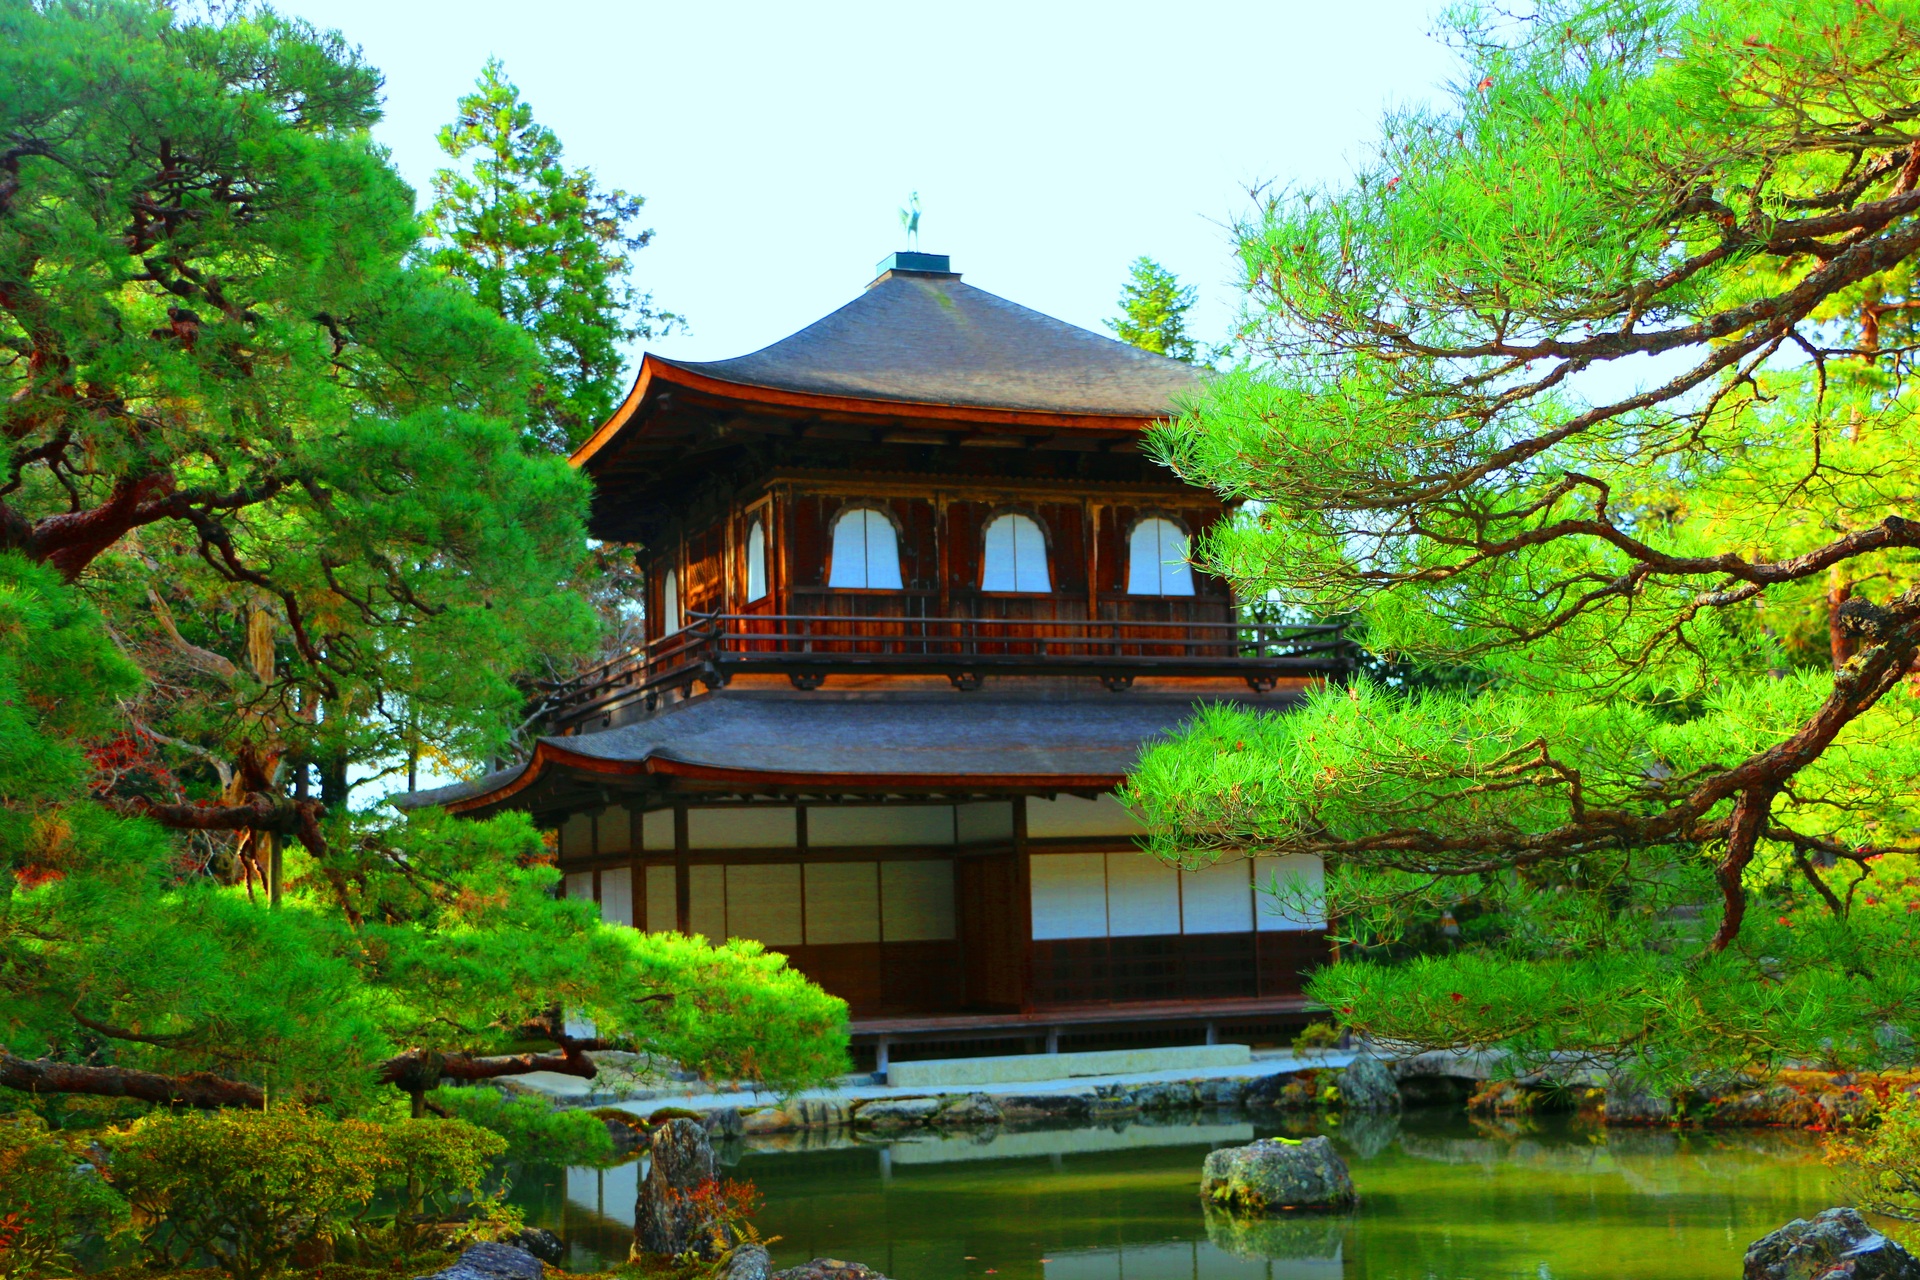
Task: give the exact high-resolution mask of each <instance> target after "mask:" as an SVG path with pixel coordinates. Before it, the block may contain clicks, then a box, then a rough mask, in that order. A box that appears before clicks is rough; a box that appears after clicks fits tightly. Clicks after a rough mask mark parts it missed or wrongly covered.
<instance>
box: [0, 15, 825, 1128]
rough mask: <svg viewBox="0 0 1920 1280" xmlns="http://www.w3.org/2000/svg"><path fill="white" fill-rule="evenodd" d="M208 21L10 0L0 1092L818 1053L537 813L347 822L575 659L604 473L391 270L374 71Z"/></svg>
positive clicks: (216, 1088) (390, 212)
mask: <svg viewBox="0 0 1920 1280" xmlns="http://www.w3.org/2000/svg"><path fill="white" fill-rule="evenodd" d="M221 12H222V14H223V15H224V16H217V17H213V18H208V19H204V20H196V19H194V18H191V17H188V16H184V15H182V14H179V13H176V12H175V11H172V10H169V9H168V8H166V7H162V6H156V5H152V4H149V3H145V2H144V0H95V2H94V3H89V4H86V5H67V4H52V5H43V6H33V5H19V4H15V5H6V6H0V84H5V85H6V86H7V91H6V92H5V93H4V94H0V139H5V143H4V149H3V150H0V348H4V350H5V352H6V353H7V356H6V359H5V360H4V361H0V433H4V436H5V439H6V441H7V444H8V449H9V453H8V462H9V466H8V469H7V471H6V473H5V475H4V479H3V481H0V973H3V974H5V975H7V976H6V999H5V1006H4V1012H5V1017H4V1019H0V1085H6V1086H9V1087H11V1088H14V1089H19V1090H26V1091H29V1092H31V1093H33V1094H35V1095H38V1096H41V1097H45V1096H49V1095H57V1094H61V1093H83V1094H86V1093H90V1094H98V1095H104V1096H107V1097H115V1098H133V1099H140V1100H143V1101H145V1102H159V1103H174V1102H185V1103H191V1104H193V1105H205V1106H220V1105H246V1106H258V1105H260V1103H261V1102H262V1100H263V1099H264V1098H265V1097H266V1096H267V1095H268V1094H269V1093H270V1094H271V1095H272V1096H273V1097H275V1098H294V1099H299V1098H306V1099H309V1100H313V1101H319V1100H325V1101H327V1103H328V1104H329V1105H331V1106H334V1107H336V1108H340V1109H348V1108H355V1107H360V1106H368V1107H377V1106H378V1105H379V1097H380V1094H381V1093H382V1091H384V1090H386V1088H387V1086H389V1085H398V1086H400V1087H401V1088H404V1089H407V1090H408V1091H410V1092H413V1093H415V1094H416V1095H419V1094H420V1093H422V1092H423V1091H424V1089H425V1088H426V1087H428V1086H430V1085H431V1084H432V1083H433V1081H434V1080H435V1079H437V1078H439V1077H440V1076H442V1075H451V1076H454V1077H461V1076H467V1077H471V1078H485V1077H489V1076H494V1075H501V1074H512V1073H515V1072H520V1071H525V1070H529V1069H532V1068H533V1065H534V1064H535V1063H538V1064H541V1065H543V1066H548V1067H553V1068H555V1069H560V1070H567V1071H573V1072H575V1073H576V1074H587V1073H590V1072H591V1070H592V1067H591V1063H590V1060H589V1059H587V1058H586V1057H585V1054H586V1053H587V1052H588V1051H589V1050H590V1049H591V1048H592V1047H594V1045H595V1044H596V1043H600V1042H603V1041H604V1042H609V1043H619V1044H623V1045H627V1044H631V1045H633V1046H635V1047H642V1048H652V1049H658V1050H659V1051H661V1052H664V1053H667V1054H670V1055H672V1056H675V1057H677V1058H679V1059H680V1060H682V1061H686V1062H688V1063H704V1064H706V1065H707V1066H709V1067H710V1068H712V1069H714V1070H718V1071H753V1072H760V1073H764V1074H766V1075H768V1076H770V1077H774V1078H781V1079H785V1080H788V1081H790V1082H801V1081H805V1080H811V1079H817V1078H819V1077H820V1076H822V1075H825V1074H831V1072H832V1071H833V1070H834V1069H835V1067H836V1065H837V1064H838V1063H839V1061H840V1060H841V1058H842V1054H841V1046H842V1045H843V1043H844V1039H843V1037H842V1035H841V1032H840V1030H839V1027H840V1023H841V1020H842V1019H843V1018H844V1012H845V1006H844V1005H843V1004H841V1002H839V1001H837V1000H834V999H833V998H831V997H829V996H827V995H826V994H825V993H823V992H821V991H820V990H819V989H818V988H816V987H813V986H812V985H811V984H809V983H807V982H806V981H805V980H804V979H803V978H801V977H800V976H799V975H797V974H795V973H793V972H792V971H790V970H787V969H786V968H785V967H784V962H783V961H782V960H781V959H780V958H779V957H777V956H769V955H766V954H765V953H763V952H761V951H760V950H759V949H758V948H757V947H753V946H739V945H733V944H729V945H727V946H722V947H709V946H707V945H706V944H705V943H704V942H700V941H697V940H688V939H683V938H679V937H676V936H672V935H641V934H638V933H636V932H634V931H633V930H623V929H619V928H615V927H610V926H605V925H602V924H601V923H600V922H599V921H598V920H597V918H595V916H594V914H593V912H592V911H591V909H590V908H589V907H586V906H583V905H582V904H579V903H569V902H565V901H562V900H558V899H556V898H555V897H554V896H553V892H552V891H553V888H554V885H555V883H556V881H557V879H558V875H557V872H556V871H555V869H554V867H553V865H552V860H551V858H550V857H549V856H548V855H547V854H546V852H545V850H544V848H543V845H542V842H541V837H540V835H539V833H537V832H536V831H535V830H534V829H533V828H532V826H531V825H530V824H529V823H528V822H527V821H526V820H525V819H524V818H517V817H516V818H507V819H495V820H492V821H488V822H457V821H454V820H452V819H450V818H447V817H444V816H440V815H427V816H422V817H418V818H414V819H412V820H398V821H396V820H394V819H393V818H392V817H390V816H388V817H382V816H381V815H380V814H379V813H377V812H374V813H369V812H359V811H355V810H354V809H353V807H352V806H351V805H350V804H349V803H348V798H349V787H348V784H349V782H351V781H354V780H355V779H356V778H364V777H365V776H367V775H369V774H371V773H374V772H375V771H377V770H378V769H380V768H382V767H388V766H390V765H391V762H392V761H393V760H394V759H395V758H396V757H397V755H398V754H399V753H398V751H397V748H398V747H399V746H400V745H401V742H400V739H399V736H398V734H397V732H396V729H397V726H401V725H404V726H405V727H406V731H407V733H408V734H410V735H412V736H413V738H415V739H416V740H419V739H424V740H425V741H426V742H428V743H429V744H430V745H431V746H432V747H433V748H434V749H435V750H438V751H440V752H442V753H443V754H445V755H447V756H448V757H451V758H454V759H467V760H472V759H475V758H484V756H485V754H486V753H487V752H488V751H489V750H490V749H492V748H494V747H496V746H497V745H498V744H500V743H501V742H502V741H504V740H505V738H506V735H507V734H508V732H509V731H510V729H511V727H512V724H513V721H514V720H515V719H516V718H517V716H518V713H519V712H520V710H521V708H522V707H523V705H524V696H523V694H522V691H521V690H520V688H519V686H518V685H517V684H516V677H517V675H518V673H520V672H523V671H526V670H528V669H530V668H532V667H534V666H535V665H536V664H538V663H539V662H541V661H545V660H549V659H551V660H556V661H557V660H564V659H565V658H566V657H568V656H569V655H572V654H577V653H579V652H581V651H582V650H584V649H585V648H587V647H588V646H590V644H591V643H592V640H593V628H592V624H591V612H590V609H589V608H588V606H587V604H586V603H585V602H584V601H583V600H582V599H581V598H580V596H579V595H578V594H577V593H575V592H572V591H569V590H567V589H565V588H564V587H563V586H562V585H559V584H563V583H565V582H566V581H567V580H568V579H569V578H570V576H572V575H574V574H575V573H576V572H577V567H578V566H579V564H580V563H581V559H582V552H583V549H584V545H585V528H584V518H585V512H586V501H587V492H586V486H585V483H584V482H583V481H582V480H581V478H580V477H578V476H577V475H575V474H574V473H573V472H572V470H571V469H570V468H569V467H568V466H567V464H566V462H565V461H564V460H563V459H561V458H557V457H554V456H552V455H551V454H549V453H546V452H544V451H540V450H529V449H527V448H526V447H525V443H524V436H523V433H522V414H523V411H524V406H525V403H526V394H525V389H526V386H527V385H528V382H529V381H530V379H531V378H532V376H533V375H534V374H535V373H536V372H537V370H538V367H539V353H538V352H537V351H536V350H535V349H534V347H533V345H532V344H531V343H530V342H529V341H528V340H527V339H526V337H525V336H524V335H522V334H521V333H520V332H519V331H518V330H517V329H516V328H515V326H513V325H512V324H510V323H508V322H507V321H505V320H503V319H502V318H501V317H499V316H498V315H495V314H494V313H492V312H491V311H489V310H487V309H486V308H484V307H482V306H481V305H479V304H478V303H477V302H476V301H475V300H474V299H473V298H472V297H471V296H470V295H469V293H468V292H467V291H466V290H465V289H463V288H460V287H457V286H456V285H454V284H452V283H450V282H449V281H448V280H447V279H446V278H445V275H444V273H443V272H440V271H438V270H436V269H433V268H431V267H430V266H423V265H418V260H419V249H420V245H419V238H418V237H419V229H418V224H417V220H416V218H415V216H414V211H413V202H412V197H411V193H410V192H409V191H408V189H407V187H406V185H405V184H404V183H403V182H402V181H401V179H400V177H399V175H398V174H397V173H396V172H394V170H393V168H392V166H391V164H390V163H389V162H388V161H387V159H386V157H385V156H384V155H383V154H382V152H381V151H380V149H379V148H377V147H376V146H375V145H374V144H373V143H372V142H371V140H370V139H369V138H368V136H367V132H366V129H367V126H368V125H369V124H370V123H371V122H372V121H373V119H374V118H375V116H376V112H377V96H376V95H377V89H378V85H379V77H378V75H377V74H376V73H375V72H374V71H373V70H372V69H371V68H369V67H367V66H365V65H364V64H363V63H361V62H360V60H359V58H358V56H357V54H355V53H354V51H353V50H351V49H350V48H349V47H348V46H347V45H346V44H345V43H344V42H343V41H342V40H341V39H340V38H339V37H338V36H335V35H328V34H323V33H320V32H317V31H315V30H313V29H312V28H311V27H309V26H307V25H306V24H304V23H300V22H297V21H293V20H289V19H284V18H281V17H278V16H277V15H275V14H273V13H272V12H271V11H268V10H257V11H253V10H242V11H235V12H230V13H229V12H227V11H224V10H223V11H221ZM316 782H317V784H318V785H317V787H316V786H315V785H314V784H315V783H316ZM316 790H317V791H318V794H314V792H315V791H316ZM530 940H535V941H536V943H537V944H536V945H530ZM560 1008H565V1009H567V1010H570V1011H578V1012H579V1013H581V1014H584V1015H585V1016H587V1017H590V1018H592V1019H594V1021H595V1023H596V1025H597V1027H598V1029H599V1033H600V1034H599V1036H598V1037H597V1038H596V1039H591V1040H589V1039H582V1038H579V1037H573V1036H570V1035H568V1034H567V1032H566V1030H565V1027H564V1025H563V1024H562V1023H561V1021H560V1019H559V1017H558V1015H557V1010H558V1009H560ZM748 1027H750V1028H751V1029H752V1033H753V1034H752V1035H751V1036H749V1035H747V1034H746V1033H745V1030H744V1029H745V1028H748ZM510 1049H511V1050H520V1051H523V1052H520V1053H513V1054H503V1052H502V1051H505V1050H510Z"/></svg>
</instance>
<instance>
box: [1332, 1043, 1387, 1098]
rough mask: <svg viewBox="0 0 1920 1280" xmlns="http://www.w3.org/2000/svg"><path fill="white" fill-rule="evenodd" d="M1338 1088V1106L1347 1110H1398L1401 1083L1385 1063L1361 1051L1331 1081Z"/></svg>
mask: <svg viewBox="0 0 1920 1280" xmlns="http://www.w3.org/2000/svg"><path fill="white" fill-rule="evenodd" d="M1334 1087H1335V1088H1337V1089H1339V1090H1340V1105H1341V1106H1343V1107H1345V1108H1346V1109H1347V1110H1348V1111H1398V1110H1399V1109H1400V1086H1399V1085H1398V1084H1397V1083H1395V1081H1394V1078H1393V1072H1391V1071H1389V1070H1387V1064H1386V1063H1384V1062H1382V1061H1380V1059H1378V1058H1375V1057H1372V1056H1370V1055H1368V1054H1361V1055H1360V1056H1359V1057H1357V1058H1355V1059H1354V1060H1353V1061H1352V1062H1350V1063H1348V1064H1347V1066H1346V1068H1345V1069H1344V1070H1342V1071H1341V1072H1340V1076H1339V1078H1338V1079H1337V1080H1335V1081H1334Z"/></svg>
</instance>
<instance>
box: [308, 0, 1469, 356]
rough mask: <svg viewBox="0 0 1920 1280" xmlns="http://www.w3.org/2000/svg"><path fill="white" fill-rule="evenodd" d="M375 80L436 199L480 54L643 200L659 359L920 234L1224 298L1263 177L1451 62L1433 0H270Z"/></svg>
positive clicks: (739, 330)
mask: <svg viewBox="0 0 1920 1280" xmlns="http://www.w3.org/2000/svg"><path fill="white" fill-rule="evenodd" d="M279 7H280V8H282V9H283V11H285V12H289V13H294V14H298V15H300V16H302V17H305V18H307V19H309V20H310V21H313V22H314V23H316V24H318V25H320V26H323V27H333V28H337V29H339V30H340V31H342V32H343V33H344V34H345V35H346V36H347V38H348V39H349V40H350V41H352V42H354V43H356V44H359V45H361V46H363V47H364V49H365V51H366V54H367V57H368V60H369V61H370V62H372V63H373V65H375V66H377V67H379V68H380V69H381V70H382V71H383V72H384V73H385V74H386V102H387V118H386V120H385V122H384V123H382V124H381V125H380V126H379V128H378V129H377V130H376V134H377V136H378V137H379V139H380V140H381V141H382V142H383V143H385V144H386V145H387V146H389V147H390V148H392V150H393V153H394V158H395V160H396V161H397V163H398V164H399V166H400V169H401V171H402V172H403V173H404V174H405V175H406V176H407V178H408V180H409V181H411V182H412V183H413V184H414V186H415V188H416V189H417V190H419V191H422V192H425V191H426V190H427V189H428V183H429V178H430V176H431V174H432V172H433V170H434V168H436V167H437V166H438V165H439V164H440V163H442V157H441V156H440V153H439V151H438V149H437V147H436V146H435V144H434V140H433V139H434V134H435V133H436V131H437V130H438V128H439V126H440V125H441V124H443V123H445V122H446V121H447V120H449V119H450V118H451V117H452V114H453V105H454V101H455V99H456V98H458V97H459V95H460V94H461V93H463V92H465V91H466V90H467V89H468V88H469V87H470V86H471V84H472V82H473V79H474V77H475V76H476V75H477V74H478V72H479V70H480V66H481V64H482V63H483V62H484V61H485V60H486V58H487V56H488V55H489V54H498V55H499V56H500V57H502V58H503V59H505V61H506V66H507V72H508V74H509V76H510V77H511V78H512V79H513V80H514V81H515V82H516V83H517V84H519V86H520V88H521V89H522V91H523V92H524V94H525V95H526V97H527V99H528V100H529V101H530V102H531V103H532V105H533V108H534V112H535V115H536V117H537V118H538V119H539V120H541V121H542V122H543V123H545V124H547V125H548V126H550V127H551V128H553V129H554V130H555V131H556V132H557V133H558V134H559V136H560V138H561V141H562V142H563V143H564V145H565V147H566V150H567V157H568V160H569V161H570V162H571V163H574V164H586V165H588V166H591V167H592V168H593V169H594V170H595V171H596V173H598V175H599V176H600V178H601V181H602V182H603V184H606V185H610V186H618V187H624V188H626V189H628V190H630V191H636V192H639V193H640V194H642V195H644V196H645V197H646V198H647V209H646V211H645V220H646V225H649V226H652V227H653V228H654V230H655V232H656V237H655V240H654V243H653V246H652V247H650V248H648V249H647V250H645V251H644V252H643V253H641V254H640V255H639V258H638V262H637V275H638V279H639V281H640V283H641V284H642V286H643V287H645V288H648V289H651V290H652V291H653V293H654V296H655V299H656V301H657V302H658V303H659V304H660V305H662V306H664V307H666V308H668V309H670V310H673V311H677V312H679V313H681V314H683V315H685V316H686V317H687V319H688V321H689V322H690V325H691V331H690V332H689V333H688V334H687V335H685V336H676V337H672V338H669V339H666V340H664V341H658V342H655V343H652V344H649V345H651V346H652V348H653V349H655V350H657V351H660V352H662V353H663V354H667V355H675V356H680V357H684V358H688V359H720V358H725V357H728V356H735V355H743V354H745V353H747V352H749V351H752V350H756V349H758V348H759V347H762V346H765V345H766V344H767V343H769V342H773V341H775V340H777V339H779V338H781V337H784V336H785V335H787V334H788V333H791V332H793V331H794V330H796V329H798V328H801V327H802V326H804V325H806V324H808V323H810V322H811V321H813V320H815V319H817V318H819V317H820V316H822V315H825V314H826V313H827V312H829V311H831V310H833V309H834V308H835V307H838V306H840V305H841V304H843V303H845V302H846V301H848V300H849V299H851V298H852V297H854V296H855V295H856V294H858V293H859V291H860V289H861V287H862V286H863V285H865V284H866V283H867V281H868V280H869V279H871V278H872V275H873V266H874V263H875V262H877V261H878V260H879V259H880V258H881V257H883V256H884V255H886V254H887V253H890V252H892V251H893V250H895V249H902V248H906V247H907V245H906V243H905V239H904V236H903V234H902V232H901V231H900V227H899V222H898V218H897V214H896V210H898V209H899V208H900V206H901V205H903V204H904V203H905V202H906V199H907V196H908V193H910V192H913V191H918V192H919V193H920V202H921V206H922V209H923V211H924V213H923V217H922V221H921V237H920V247H921V248H922V249H923V250H925V251H927V252H930V253H946V254H949V255H951V256H952V259H953V268H954V270H956V271H959V272H961V273H962V275H963V276H964V277H965V278H966V279H967V281H968V282H969V283H972V284H975V285H978V286H980V287H981V288H984V289H988V290H991V291H993V292H995V293H998V294H1001V295H1002V296H1004V297H1007V298H1011V299H1012V300H1014V301H1016V302H1019V303H1022V304H1024V305H1026V306H1030V307H1034V308H1036V309H1038V310H1040V311H1044V312H1047V313H1048V314H1051V315H1054V316H1057V317H1059V318H1060V319H1063V320H1067V321H1070V322H1072V323H1074V324H1079V325H1083V326H1085V327H1087V328H1090V329H1095V330H1097V331H1101V332H1105V330H1104V329H1103V328H1102V325H1101V321H1102V320H1103V319H1105V318H1106V317H1108V316H1110V315H1112V314H1113V313H1114V310H1115V306H1114V304H1115V299H1116V298H1117V297H1118V295H1119V292H1120V287H1121V284H1122V282H1123V281H1124V279H1125V276H1126V271H1127V266H1128V264H1129V263H1130V262H1131V261H1132V260H1133V259H1134V258H1135V257H1136V256H1138V255H1140V254H1143V253H1145V254H1149V255H1151V256H1153V257H1155V258H1157V259H1159V260H1160V261H1161V262H1162V263H1164V264H1165V265H1166V266H1168V267H1169V268H1171V269H1172V270H1174V271H1175V272H1176V273H1178V274H1179V276H1180V277H1181V279H1182V280H1183V281H1185V282H1188V283H1191V284H1194V285H1197V286H1198V287H1199V289H1200V305H1199V306H1198V307H1197V308H1196V310H1195V312H1194V322H1195V323H1194V326H1193V327H1194V330H1195V332H1196V335H1197V336H1199V337H1200V338H1202V339H1203V340H1206V341H1216V340H1218V339H1219V338H1221V337H1223V336H1224V335H1225V333H1226V330H1227V328H1228V325H1229V322H1230V318H1231V315H1232V311H1233V307H1234V305H1235V302H1234V298H1233V295H1232V289H1231V285H1230V281H1231V279H1232V275H1233V267H1232V262H1231V256H1230V250H1229V244H1228V238H1227V235H1226V233H1225V230H1224V229H1223V225H1222V224H1224V223H1226V222H1228V221H1230V220H1231V219H1232V217H1233V216H1234V215H1235V214H1237V213H1238V212H1240V211H1241V210H1242V209H1244V208H1245V207H1246V205H1247V199H1246V196H1245V188H1246V187H1247V185H1248V184H1249V183H1254V182H1260V181H1265V180H1271V179H1277V180H1279V181H1281V182H1302V183H1313V182H1323V181H1337V180H1338V179H1339V178H1340V177H1341V176H1343V175H1344V174H1345V173H1346V171H1347V168H1348V164H1349V162H1350V161H1351V160H1352V159H1353V158H1354V157H1356V156H1358V155H1359V154H1361V150H1362V148H1363V147H1364V146H1366V145H1367V144H1368V143H1369V142H1370V141H1371V140H1372V139H1373V138H1374V137H1375V136H1376V135H1375V126H1376V123H1377V121H1378V120H1379V118H1380V114H1381V112H1382V111H1383V109H1384V108H1385V107H1387V106H1388V105H1389V104H1391V103H1404V102H1407V101H1411V100H1419V99H1424V98H1428V97H1431V96H1433V95H1434V93H1435V91H1436V90H1437V89H1438V87H1439V86H1440V85H1441V84H1442V83H1443V82H1444V81H1446V80H1447V79H1449V78H1451V77H1452V76H1453V74H1454V65H1453V63H1452V60H1451V55H1450V54H1449V53H1448V51H1447V50H1446V49H1445V48H1443V47H1442V46H1441V45H1440V44H1439V43H1438V42H1436V41H1435V40H1434V39H1433V38H1432V35H1431V29H1432V21H1431V14H1432V13H1433V12H1434V11H1435V10H1436V9H1437V7H1438V4H1437V3H1436V2H1435V0H1364V2H1361V3H1347V4H1324V3H1304V2H1301V0H1269V2H1268V3H1227V2H1224V0H1222V2H1218V3H1215V2H1201V3H1196V2H1193V0H1188V2H1187V3H1174V4H1166V3H1160V4H1152V5H1148V4H1136V3H1107V4H1080V3H1055V2H1052V0H1029V2H1028V3H1024V4H1005V3H966V4H950V3H920V4H889V5H879V4H856V3H836V2H832V0H814V2H813V3H808V4H800V3H792V2H789V3H785V4H749V3H731V4H729V3H714V2H712V0H705V2H683V3H680V4H675V5H666V4H657V3H645V2H629V3H619V2H616V0H597V2H596V0H545V2H544V3H531V4H530V3H527V2H526V0H513V3H506V2H505V0H474V2H469V3H453V2H451V0H279Z"/></svg>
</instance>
